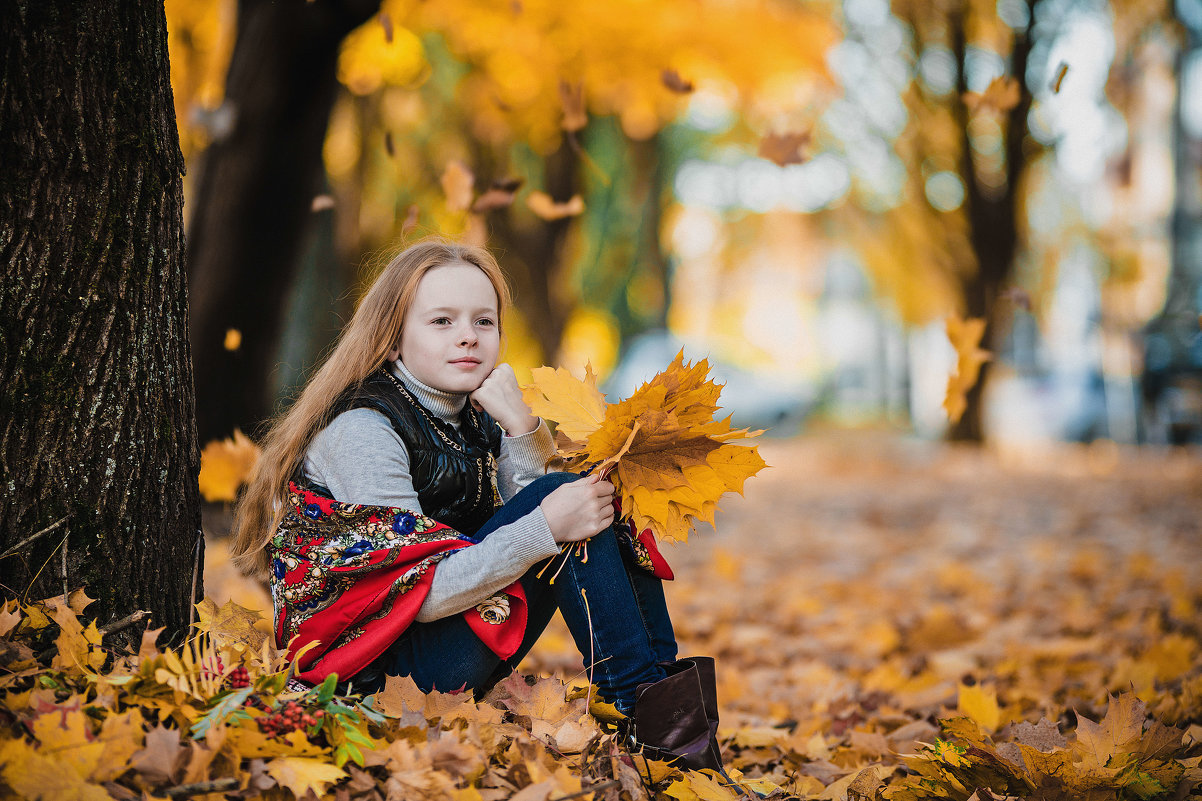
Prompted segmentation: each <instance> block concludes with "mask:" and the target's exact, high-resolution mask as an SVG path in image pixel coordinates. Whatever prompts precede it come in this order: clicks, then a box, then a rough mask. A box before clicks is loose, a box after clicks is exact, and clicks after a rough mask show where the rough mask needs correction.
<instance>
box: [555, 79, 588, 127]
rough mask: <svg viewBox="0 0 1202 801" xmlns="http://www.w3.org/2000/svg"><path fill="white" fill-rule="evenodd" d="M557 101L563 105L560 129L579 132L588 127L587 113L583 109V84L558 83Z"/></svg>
mask: <svg viewBox="0 0 1202 801" xmlns="http://www.w3.org/2000/svg"><path fill="white" fill-rule="evenodd" d="M559 100H560V103H562V104H563V121H562V122H560V124H559V125H560V127H561V128H563V129H564V130H565V131H579V130H580V129H581V128H583V127H584V126H586V125H588V112H587V111H585V108H584V84H581V83H568V82H567V81H560V82H559Z"/></svg>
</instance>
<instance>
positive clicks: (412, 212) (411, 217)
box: [401, 203, 421, 236]
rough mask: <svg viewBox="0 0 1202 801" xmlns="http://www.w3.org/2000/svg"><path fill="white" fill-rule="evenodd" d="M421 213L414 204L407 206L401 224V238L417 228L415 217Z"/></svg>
mask: <svg viewBox="0 0 1202 801" xmlns="http://www.w3.org/2000/svg"><path fill="white" fill-rule="evenodd" d="M420 213H421V209H419V208H418V206H417V204H416V203H413V204H412V205H410V206H409V209H408V210H407V211H406V212H405V221H404V222H403V223H401V236H407V235H408V234H409V232H410V231H412V230H413V229H414V228H416V227H417V217H418V215H419V214H420Z"/></svg>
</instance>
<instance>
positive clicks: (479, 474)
mask: <svg viewBox="0 0 1202 801" xmlns="http://www.w3.org/2000/svg"><path fill="white" fill-rule="evenodd" d="M380 372H382V373H383V374H384V375H386V376H388V380H389V381H391V382H392V383H393V385H394V386H395V387H396V388H397V389H398V390H399V391H400V393H401V394H402V395H403V396H404V397H405V400H407V401H409V403H410V404H411V405H412V406H413V408H414V409H417V411H418V413H419V414H421V416H422V417H424V418H426V422H428V423H429V424H430V427H431V428H433V429H434V433H436V434H438V438H439V439H441V440H442V441H443V442H445V443H446V444H447V445H448V446H450V447H451V448H453V449H454V450H456V451H458V452H459V453H462V454H463V455H464V456H468V452H467V451H466V450H465V449H464V447H463V446H462V445H460V444H459V443H458V442H455V441H454V440H453V439H451V438H450V437H448V436H447V435H446V433H445V432H444V431H443V430H442V426H440V425H439V423H441V422H442V421H441V420H439V421H437V422H436V421H435V419H434V418H433V417H431V416H430V413H429V412H427V411H426V407H425V406H422V403H421V401H419V400H418V399H417V398H415V397H413V395H412V394H411V393H410V392H409V388H408V387H406V386H405V385H404V383H402V382H401V380H400V379H399V378H397V377H396V376H395V375H393V374H392V371H391V370H389V369H388V368H387V367H382V368H380ZM464 403H466V404H467V413H468V416H469V417H470V418H471V423H472V425H473V426H474V427H475V428H476V429H477V430H480V429H481V425H480V418H479V417H477V416H476V410H475V408H473V407H472V405H471V401H464ZM486 453H487V455H488V458H487V462H488V479H489V480H488V483H489V485H490V488H491V489H492V492H493V505H494V506H498V505H499V504H498V503H497V501H499V500H500V496H499V495H498V494H497V457H495V456H493V453H492V451H486ZM474 461H475V462H476V503H477V504H478V503H479V502H480V498H481V496H482V495H483V493H484V462H485V461H486V460H485V459H475V460H474Z"/></svg>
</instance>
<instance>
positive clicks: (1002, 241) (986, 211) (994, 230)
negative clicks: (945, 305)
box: [948, 0, 1035, 442]
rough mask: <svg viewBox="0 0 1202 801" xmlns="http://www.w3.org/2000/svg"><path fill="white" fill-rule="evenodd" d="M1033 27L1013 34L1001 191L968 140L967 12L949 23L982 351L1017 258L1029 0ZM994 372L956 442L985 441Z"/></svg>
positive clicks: (978, 387) (981, 382) (973, 313)
mask: <svg viewBox="0 0 1202 801" xmlns="http://www.w3.org/2000/svg"><path fill="white" fill-rule="evenodd" d="M1028 12H1029V19H1030V20H1031V22H1030V24H1029V25H1028V26H1027V30H1025V31H1015V32H1014V49H1013V50H1012V51H1011V57H1010V75H1011V76H1012V77H1014V78H1015V79H1016V80H1018V81H1019V82H1020V84H1023V85H1022V87H1021V92H1020V96H1019V97H1020V99H1019V102H1018V104H1017V105H1015V106H1014V107H1013V108H1012V109H1010V110H1009V111H1008V112H1007V113H1006V121H1005V140H1004V141H1005V144H1004V147H1005V151H1006V167H1005V169H1006V182H1005V185H1004V186H1003V187H1002V188H1001V189H1000V190H997V189H986V187H985V186H984V185H983V183H982V181H981V179H980V176H979V175H978V172H977V169H976V166H975V162H974V160H973V155H972V146H971V142H970V141H969V134H968V123H969V112H968V108H967V106H966V105H965V102H964V95H965V93H966V92H967V91H968V84H967V81H966V78H965V69H964V64H965V57H966V55H967V53H966V51H967V47H966V41H965V39H966V30H965V25H966V23H967V20H966V19H965V9H964V8H963V7H960V8H959V9H958V10H957V12H956V13H955V14H953V18H952V20H951V22H950V26H949V27H950V30H951V35H952V52H953V54H954V55H955V57H956V60H957V64H958V65H959V70H958V76H957V86H956V92H955V95H954V99H953V101H952V103H953V113H954V114H955V116H956V119H957V121H958V123H959V127H960V131H961V137H960V148H961V157H960V177H961V179H962V180H963V181H964V186H965V197H964V206H965V212H966V214H967V215H968V229H969V241H970V242H971V244H972V249H973V254H974V256H975V257H976V258H975V261H976V270H975V271H973V272H970V273H967V274H966V275H965V276H964V278H963V280H962V282H961V293H962V296H963V298H964V305H965V313H966V315H967V316H968V317H981V318H984V319H985V320H986V326H985V334H984V336H983V337H982V339H981V342H982V347H985V348H990V347H991V346H992V343H993V340H994V338H995V334H996V331H997V325H996V323H997V320H996V313H995V312H996V304H997V300H998V297H999V295H1000V294H1001V291H1002V289H1003V288H1004V287H1005V285H1006V284H1007V283H1008V282H1009V281H1010V280H1011V276H1012V274H1013V272H1014V257H1015V254H1016V253H1017V252H1018V193H1019V181H1020V180H1021V179H1022V174H1023V172H1024V170H1025V169H1026V165H1027V155H1026V151H1025V149H1024V147H1025V143H1026V139H1027V116H1028V115H1029V114H1030V111H1031V93H1030V92H1029V91H1028V90H1027V87H1026V85H1025V79H1026V74H1027V62H1028V60H1029V57H1030V54H1031V44H1032V42H1031V28H1033V27H1034V24H1035V23H1034V20H1035V0H1028ZM989 374H990V363H989V362H986V363H985V364H983V365H981V374H980V377H979V378H978V379H977V383H976V384H975V385H974V386H973V387H972V389H971V390H969V392H968V393H967V395H966V397H965V400H966V401H967V406H966V408H965V410H964V414H963V415H962V416H961V417H960V420H959V422H957V423H956V424H955V425H954V426H952V427H951V429H950V430H949V431H948V438H949V439H951V440H953V441H967V442H982V441H983V440H984V439H985V430H984V427H983V423H982V400H983V397H984V390H985V386H986V382H987V381H988V378H989Z"/></svg>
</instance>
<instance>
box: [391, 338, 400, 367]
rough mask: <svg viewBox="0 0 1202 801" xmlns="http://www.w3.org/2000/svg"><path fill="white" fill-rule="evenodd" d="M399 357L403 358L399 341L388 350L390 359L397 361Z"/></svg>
mask: <svg viewBox="0 0 1202 801" xmlns="http://www.w3.org/2000/svg"><path fill="white" fill-rule="evenodd" d="M399 358H401V345H400V343H399V342H398V343H397V344H396V345H393V346H392V350H390V351H388V361H390V362H395V361H396V360H397V359H399Z"/></svg>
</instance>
